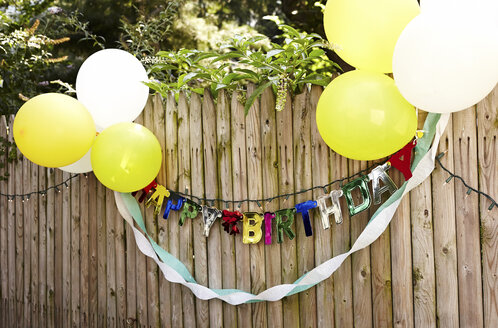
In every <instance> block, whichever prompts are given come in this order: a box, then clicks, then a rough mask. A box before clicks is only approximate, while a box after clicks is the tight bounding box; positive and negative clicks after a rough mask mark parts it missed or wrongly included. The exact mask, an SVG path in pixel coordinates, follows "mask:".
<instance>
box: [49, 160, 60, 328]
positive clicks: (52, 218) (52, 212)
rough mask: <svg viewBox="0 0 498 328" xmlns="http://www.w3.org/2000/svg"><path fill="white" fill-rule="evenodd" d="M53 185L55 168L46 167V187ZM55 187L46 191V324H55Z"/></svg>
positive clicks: (56, 210) (56, 209)
mask: <svg viewBox="0 0 498 328" xmlns="http://www.w3.org/2000/svg"><path fill="white" fill-rule="evenodd" d="M54 185H55V170H54V169H47V187H52V186H54ZM56 193H57V192H56V191H55V189H49V190H48V192H47V326H49V327H53V326H55V322H56V318H55V308H56V296H55V291H56V290H57V288H58V287H57V285H56V283H55V281H56V280H55V276H56V275H55V270H56V264H58V260H57V259H56V258H55V244H56V228H55V221H56V220H55V218H56V212H58V207H56V206H55V204H56V203H55V201H56V198H57V199H58V198H59V196H58V195H56Z"/></svg>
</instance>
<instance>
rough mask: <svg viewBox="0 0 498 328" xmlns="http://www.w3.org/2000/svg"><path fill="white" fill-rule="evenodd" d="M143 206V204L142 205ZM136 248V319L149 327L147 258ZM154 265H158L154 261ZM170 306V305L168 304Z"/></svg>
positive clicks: (141, 120)
mask: <svg viewBox="0 0 498 328" xmlns="http://www.w3.org/2000/svg"><path fill="white" fill-rule="evenodd" d="M149 104H150V103H149V102H148V103H147V105H146V109H144V111H143V112H142V114H141V115H140V116H139V117H138V118H137V119H136V120H135V122H136V123H138V124H143V123H144V117H143V116H144V112H146V111H147V108H148V107H149V106H150V105H149ZM142 208H143V205H142ZM132 240H133V242H134V243H135V237H133V239H132ZM135 250H136V259H135V260H136V262H135V264H136V277H137V285H136V288H137V311H136V317H135V318H136V321H137V326H138V327H143V326H145V327H148V326H149V325H148V322H147V304H148V302H147V259H146V257H145V255H143V254H142V252H141V251H140V250H139V249H138V247H135ZM154 265H156V264H155V263H154ZM168 308H169V306H168Z"/></svg>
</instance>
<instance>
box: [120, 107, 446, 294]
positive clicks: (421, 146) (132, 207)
mask: <svg viewBox="0 0 498 328" xmlns="http://www.w3.org/2000/svg"><path fill="white" fill-rule="evenodd" d="M440 117H441V115H440V114H434V113H429V115H428V116H427V118H426V120H425V123H424V130H425V131H428V132H426V133H425V134H424V136H423V137H422V138H421V139H419V140H418V143H417V146H416V147H415V157H414V160H413V164H412V171H413V170H415V168H416V167H417V165H418V163H419V162H420V160H421V159H422V158H423V157H424V156H425V154H426V153H427V152H428V150H429V148H430V145H431V142H432V139H433V138H434V135H435V133H436V129H435V127H436V124H437V123H438V121H439V119H440ZM406 185H407V182H406V181H405V183H404V184H403V185H402V186H401V187H400V188H399V189H398V190H397V191H396V192H395V193H394V194H392V195H391V197H389V198H388V199H387V200H386V202H385V203H384V204H382V205H381V206H380V207H379V208H378V209H377V211H376V212H375V213H374V215H373V216H372V218H371V219H370V221H369V223H370V222H371V221H372V220H373V219H374V218H375V217H377V215H378V214H379V213H380V212H381V211H382V210H383V209H384V208H386V207H388V206H389V205H391V204H392V203H394V202H395V201H397V200H398V199H399V198H400V197H401V196H402V195H403V192H404V190H405V189H406ZM121 195H122V196H123V201H124V203H125V205H126V207H127V208H128V210H129V212H130V213H131V215H132V216H133V219H134V220H135V222H136V223H137V224H138V226H139V227H140V228H141V229H142V230H143V231H144V232H145V234H146V235H147V237H148V238H149V240H150V241H151V243H152V246H153V248H154V250H155V251H156V253H157V254H158V256H159V258H160V259H161V260H162V261H163V262H165V263H168V265H169V266H171V267H172V268H173V269H174V270H175V271H177V272H178V273H179V274H180V275H181V276H182V277H183V278H184V279H185V280H186V281H188V282H191V283H197V282H196V281H195V279H194V278H193V277H192V275H191V274H190V272H189V271H188V269H187V268H186V267H185V265H184V264H183V263H182V262H180V261H179V260H178V259H177V258H176V257H174V256H173V255H171V254H170V253H168V252H167V251H165V250H164V249H163V248H161V247H160V246H159V245H158V244H157V243H156V242H155V241H154V240H152V238H151V237H150V236H149V235H148V233H147V230H146V229H145V224H144V222H143V218H142V214H141V212H140V207H139V206H138V203H137V201H136V199H135V198H134V197H132V196H131V194H121ZM306 275H307V273H305V274H303V275H302V276H301V277H299V279H297V280H296V281H295V282H294V284H297V283H299V282H300V281H301V280H302V279H304V277H306ZM317 284H318V283H315V284H310V285H303V286H296V287H295V288H294V289H293V290H292V291H290V292H289V293H287V296H290V295H294V294H297V293H300V292H302V291H304V290H306V289H308V288H311V287H313V286H315V285H317ZM211 290H212V291H214V292H215V293H217V294H218V295H220V296H222V295H228V294H232V293H245V294H249V295H251V296H255V295H254V294H251V293H248V292H246V291H243V290H239V289H211ZM262 301H263V300H251V301H247V302H246V303H257V302H262Z"/></svg>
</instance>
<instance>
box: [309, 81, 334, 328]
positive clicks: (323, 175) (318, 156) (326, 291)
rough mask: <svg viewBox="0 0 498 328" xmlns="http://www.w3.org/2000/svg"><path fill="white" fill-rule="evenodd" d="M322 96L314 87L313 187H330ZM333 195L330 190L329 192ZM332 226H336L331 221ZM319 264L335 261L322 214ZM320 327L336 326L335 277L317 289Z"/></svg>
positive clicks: (318, 231)
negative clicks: (319, 121) (320, 122)
mask: <svg viewBox="0 0 498 328" xmlns="http://www.w3.org/2000/svg"><path fill="white" fill-rule="evenodd" d="M321 94H322V88H320V87H317V86H313V87H312V88H311V93H310V119H311V149H312V155H311V156H312V157H311V158H312V161H311V167H312V171H313V176H312V178H313V186H320V185H322V186H323V185H325V184H327V183H328V182H329V181H330V180H329V147H328V146H327V145H326V144H325V142H324V141H323V139H322V137H321V136H320V133H319V132H318V128H317V125H316V105H317V103H318V99H320V96H321ZM327 191H328V192H330V188H328V189H327ZM323 194H324V191H323V190H321V189H315V190H314V191H313V199H315V200H316V199H317V198H318V197H320V196H322V195H323ZM330 224H331V225H333V224H335V222H334V219H333V218H331V221H330ZM314 227H315V228H314V234H315V263H316V265H319V264H321V263H323V262H325V261H327V260H329V259H331V258H332V239H331V238H332V234H331V230H330V229H327V230H325V229H323V226H322V221H321V218H320V214H319V211H318V210H316V211H315V215H314ZM316 308H317V326H318V327H330V326H333V325H334V321H335V320H334V311H333V308H334V277H333V276H332V277H330V278H328V279H326V280H325V281H323V282H321V283H320V284H318V285H317V286H316ZM331 309H332V310H331Z"/></svg>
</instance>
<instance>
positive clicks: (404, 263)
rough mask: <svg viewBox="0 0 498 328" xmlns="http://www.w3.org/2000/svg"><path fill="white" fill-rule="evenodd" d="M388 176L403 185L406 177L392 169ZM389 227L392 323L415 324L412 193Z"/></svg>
mask: <svg viewBox="0 0 498 328" xmlns="http://www.w3.org/2000/svg"><path fill="white" fill-rule="evenodd" d="M391 172H392V174H391ZM389 175H390V176H391V178H392V179H393V181H394V182H395V183H396V185H397V186H401V185H402V184H403V182H404V179H403V176H402V175H401V173H399V172H398V171H397V170H392V171H390V172H389ZM390 227H391V268H392V294H393V325H394V327H413V325H414V321H413V284H412V272H413V271H412V245H411V228H410V196H408V195H407V196H405V198H404V199H403V200H402V201H401V202H400V204H399V207H398V209H397V210H396V213H395V214H394V216H393V218H392V221H391V224H390Z"/></svg>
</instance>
